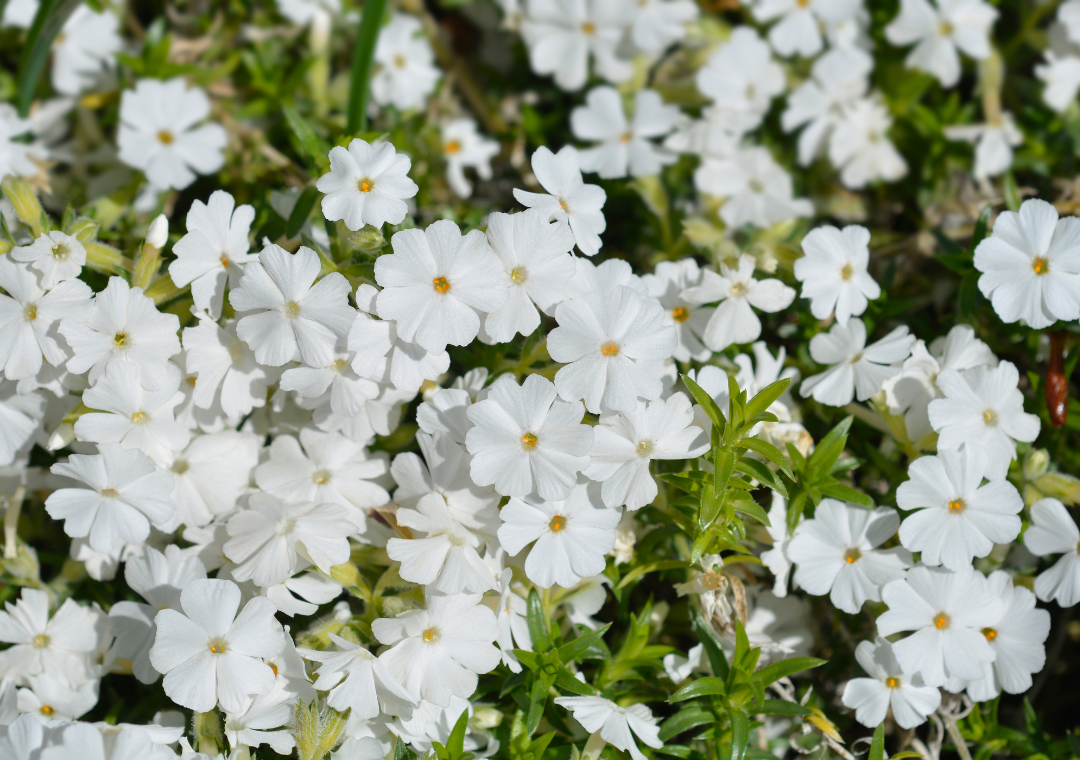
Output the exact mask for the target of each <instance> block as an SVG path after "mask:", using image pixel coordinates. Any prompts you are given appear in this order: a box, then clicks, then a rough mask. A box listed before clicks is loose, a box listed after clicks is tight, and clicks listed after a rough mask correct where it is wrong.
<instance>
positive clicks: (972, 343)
mask: <svg viewBox="0 0 1080 760" xmlns="http://www.w3.org/2000/svg"><path fill="white" fill-rule="evenodd" d="M980 366H986V367H995V366H997V357H996V356H994V354H993V352H992V351H991V350H990V348H989V347H988V346H987V345H986V344H985V343H983V342H982V341H981V340H979V339H978V338H976V337H975V330H973V329H972V328H971V325H955V326H953V327H952V329H950V330H949V332H948V335H946V336H943V337H940V338H937V339H936V340H934V342H933V343H931V344H930V350H929V351H928V350H927V349H926V345H925V344H924V343H923V342H922V341H921V340H920V341H916V342H915V344H914V345H913V346H912V348H911V356H910V357H909V358H908V359H907V360H905V361H904V367H903V369H902V370H901V371H900V374H899V375H896V376H895V377H893V378H891V379H889V380H887V381H886V382H885V386H884V390H885V394H886V400H887V402H888V404H889V411H890V412H891V413H892V414H903V415H904V426H905V428H906V429H907V434H908V438H909V439H910V440H911V441H912V442H914V443H915V444H917V445H920V442H922V441H924V440H925V439H926V438H927V436H930V435H933V433H934V429H933V428H932V427H931V425H930V413H929V407H930V402H931V401H933V400H934V399H936V398H941V397H942V395H943V394H942V392H941V389H940V388H938V385H937V378H938V375H939V374H940V373H941V371H942V370H944V369H955V370H965V369H971V368H972V367H980Z"/></svg>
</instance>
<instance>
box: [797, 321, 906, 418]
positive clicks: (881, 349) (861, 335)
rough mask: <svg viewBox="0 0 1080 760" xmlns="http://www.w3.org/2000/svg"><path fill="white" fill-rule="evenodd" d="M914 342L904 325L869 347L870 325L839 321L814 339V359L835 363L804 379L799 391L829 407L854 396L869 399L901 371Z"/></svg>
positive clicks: (849, 400) (812, 344) (812, 339)
mask: <svg viewBox="0 0 1080 760" xmlns="http://www.w3.org/2000/svg"><path fill="white" fill-rule="evenodd" d="M914 342H915V336H914V335H909V334H908V329H907V327H905V326H901V327H897V328H896V329H895V330H893V331H892V332H890V333H889V334H888V335H886V336H885V337H884V338H882V339H881V340H879V341H877V342H875V343H871V344H870V345H869V346H867V345H866V325H864V324H863V321H862V320H861V319H852V320H850V321H849V322H848V323H847V325H842V324H840V323H836V324H834V325H833V326H832V327H831V328H829V332H827V333H818V334H817V335H815V336H814V337H813V338H811V339H810V356H811V358H812V359H813V360H814V361H815V362H817V363H818V364H831V365H833V366H831V367H829V369H827V370H825V371H824V372H822V373H821V374H818V375H814V376H812V377H808V378H806V379H805V380H803V381H802V385H800V386H799V393H800V394H801V395H802V397H803V398H806V397H807V396H811V395H812V396H813V397H814V400H815V401H817V402H819V403H822V404H828V405H829V406H844V405H845V404H850V403H851V399H852V398H853V397H855V398H858V399H859V401H865V400H866V399H868V398H870V397H871V396H873V395H874V394H875V393H877V392H878V391H879V390H881V386H882V384H883V383H884V382H885V381H886V380H887V379H889V378H890V377H892V376H893V375H896V374H898V373H899V372H900V367H899V366H898V365H899V364H900V362H902V361H904V359H906V358H907V357H908V355H909V354H910V353H911V346H912V344H913V343H914Z"/></svg>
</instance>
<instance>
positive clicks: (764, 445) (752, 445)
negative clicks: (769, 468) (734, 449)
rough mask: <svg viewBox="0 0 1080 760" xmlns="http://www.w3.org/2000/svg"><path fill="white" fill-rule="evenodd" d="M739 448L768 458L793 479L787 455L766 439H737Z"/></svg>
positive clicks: (793, 474) (793, 475)
mask: <svg viewBox="0 0 1080 760" xmlns="http://www.w3.org/2000/svg"><path fill="white" fill-rule="evenodd" d="M738 445H739V448H743V449H750V451H753V452H756V453H758V454H761V456H763V457H765V458H766V459H768V460H769V461H770V462H772V463H773V464H775V465H776V466H777V467H779V468H780V471H781V472H782V473H784V474H785V475H787V476H788V477H789V478H791V479H792V480H795V473H794V472H792V470H791V465H790V464H788V460H787V457H785V456H784V454H783V452H781V451H780V449H778V448H776V447H775V446H773V445H772V444H771V443H769V442H768V441H765V440H762V439H761V438H744V439H743V440H741V441H739V444H738Z"/></svg>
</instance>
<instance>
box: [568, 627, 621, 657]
mask: <svg viewBox="0 0 1080 760" xmlns="http://www.w3.org/2000/svg"><path fill="white" fill-rule="evenodd" d="M609 628H611V623H608V624H607V625H605V626H603V627H601V628H597V629H596V630H595V631H590V632H589V633H588V634H586V635H585V636H582V637H581V638H577V639H574V640H573V641H571V642H569V643H567V644H563V645H562V646H561V647H559V660H561V661H562V662H564V663H567V662H573V661H574V660H577V659H579V658H580V657H581V656H582V655H583V654H586V653H587V652H589V650H590V649H598V648H599V647H597V644H600V645H601V646H602V645H603V641H604V634H605V633H607V632H608V629H609Z"/></svg>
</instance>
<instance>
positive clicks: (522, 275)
mask: <svg viewBox="0 0 1080 760" xmlns="http://www.w3.org/2000/svg"><path fill="white" fill-rule="evenodd" d="M510 279H511V280H513V281H514V284H515V285H520V284H521V283H523V282H525V280H527V279H529V273H528V272H526V271H525V267H514V271H513V272H511V273H510Z"/></svg>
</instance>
